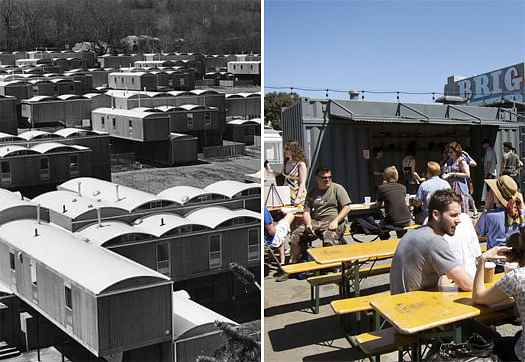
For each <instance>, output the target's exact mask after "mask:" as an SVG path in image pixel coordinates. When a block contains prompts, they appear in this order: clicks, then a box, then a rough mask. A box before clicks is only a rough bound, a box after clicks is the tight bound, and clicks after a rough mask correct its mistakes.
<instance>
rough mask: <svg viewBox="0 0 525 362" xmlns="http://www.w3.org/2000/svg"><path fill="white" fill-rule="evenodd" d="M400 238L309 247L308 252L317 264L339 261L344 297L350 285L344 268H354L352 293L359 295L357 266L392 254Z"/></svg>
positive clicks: (342, 294)
mask: <svg viewBox="0 0 525 362" xmlns="http://www.w3.org/2000/svg"><path fill="white" fill-rule="evenodd" d="M399 240H400V239H388V240H377V241H370V242H368V243H362V244H346V245H335V246H326V247H322V248H310V249H308V254H310V256H311V257H312V258H313V259H314V261H315V262H316V263H319V264H330V263H341V271H342V273H341V274H342V278H343V280H342V284H341V296H342V297H343V298H346V297H348V296H349V294H350V287H349V286H347V280H345V274H346V273H345V269H347V264H348V267H349V268H351V267H353V269H354V273H353V274H354V295H355V296H356V297H357V296H359V267H360V265H361V264H362V263H364V262H366V261H370V260H376V259H378V258H386V257H391V256H393V255H394V253H395V251H396V248H397V245H398V244H399Z"/></svg>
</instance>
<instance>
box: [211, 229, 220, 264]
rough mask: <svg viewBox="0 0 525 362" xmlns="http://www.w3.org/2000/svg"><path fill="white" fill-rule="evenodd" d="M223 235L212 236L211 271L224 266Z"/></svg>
mask: <svg viewBox="0 0 525 362" xmlns="http://www.w3.org/2000/svg"><path fill="white" fill-rule="evenodd" d="M221 244H222V240H221V235H220V234H219V235H210V263H209V265H210V269H211V268H220V267H221V266H222V252H221V249H222V248H221V247H222V245H221Z"/></svg>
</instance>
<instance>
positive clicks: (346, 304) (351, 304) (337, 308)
mask: <svg viewBox="0 0 525 362" xmlns="http://www.w3.org/2000/svg"><path fill="white" fill-rule="evenodd" d="M380 295H390V292H385V293H378V294H371V295H363V296H360V297H355V298H346V299H339V300H334V301H332V302H331V303H330V305H331V306H332V309H333V310H334V312H335V314H339V315H343V314H348V313H356V312H366V311H371V310H373V308H372V306H371V305H370V301H371V300H372V298H377V297H378V296H380Z"/></svg>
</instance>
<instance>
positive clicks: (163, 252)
mask: <svg viewBox="0 0 525 362" xmlns="http://www.w3.org/2000/svg"><path fill="white" fill-rule="evenodd" d="M157 271H158V272H159V273H162V274H165V275H169V273H170V244H169V243H162V244H157Z"/></svg>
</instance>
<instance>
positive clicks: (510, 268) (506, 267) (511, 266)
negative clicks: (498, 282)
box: [503, 263, 519, 274]
mask: <svg viewBox="0 0 525 362" xmlns="http://www.w3.org/2000/svg"><path fill="white" fill-rule="evenodd" d="M518 268H519V264H518V263H505V265H503V269H504V270H505V274H507V273H508V272H510V271H513V270H514V269H518Z"/></svg>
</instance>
